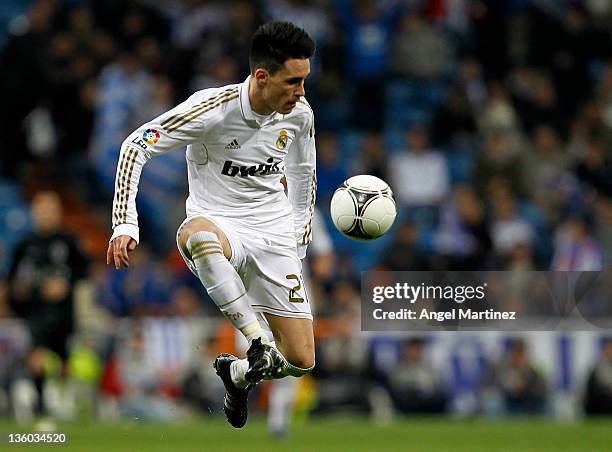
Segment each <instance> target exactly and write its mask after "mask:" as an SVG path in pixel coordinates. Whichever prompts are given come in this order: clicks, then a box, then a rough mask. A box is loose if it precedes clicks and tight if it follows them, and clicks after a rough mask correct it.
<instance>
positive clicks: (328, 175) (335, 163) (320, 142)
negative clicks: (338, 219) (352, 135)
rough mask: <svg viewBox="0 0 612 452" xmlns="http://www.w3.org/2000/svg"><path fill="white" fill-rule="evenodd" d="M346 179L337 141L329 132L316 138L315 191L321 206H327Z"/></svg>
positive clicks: (344, 166) (346, 175)
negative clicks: (316, 181)
mask: <svg viewBox="0 0 612 452" xmlns="http://www.w3.org/2000/svg"><path fill="white" fill-rule="evenodd" d="M347 177H348V172H347V168H346V164H345V163H344V162H343V161H342V158H341V156H340V152H339V149H338V139H337V137H336V135H335V134H333V133H331V132H324V133H322V134H319V136H318V137H317V179H318V183H317V190H318V194H317V196H318V197H319V200H320V202H321V204H322V205H325V206H328V205H329V203H330V201H331V197H332V195H333V194H334V192H335V191H336V189H337V188H338V187H339V186H340V184H341V183H342V182H344V181H345V180H346V178H347Z"/></svg>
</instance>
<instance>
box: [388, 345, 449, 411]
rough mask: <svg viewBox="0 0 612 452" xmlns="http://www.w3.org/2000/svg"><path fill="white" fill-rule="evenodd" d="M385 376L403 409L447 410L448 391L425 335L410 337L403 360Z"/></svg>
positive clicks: (393, 396)
mask: <svg viewBox="0 0 612 452" xmlns="http://www.w3.org/2000/svg"><path fill="white" fill-rule="evenodd" d="M385 380H386V386H387V388H388V390H389V392H390V394H391V398H392V399H393V401H394V403H395V407H396V408H397V409H398V410H399V412H400V413H403V414H415V413H443V412H445V411H446V403H447V395H446V391H445V389H444V387H443V384H442V381H441V378H440V375H439V374H438V372H436V370H435V369H434V368H433V366H432V365H431V364H430V363H429V362H428V360H427V358H426V355H425V344H424V342H423V339H421V338H412V339H409V340H408V341H406V343H405V344H404V346H403V348H402V355H401V360H400V362H399V364H398V365H397V367H395V368H394V369H392V370H391V371H390V372H389V373H388V374H387V375H386V378H385Z"/></svg>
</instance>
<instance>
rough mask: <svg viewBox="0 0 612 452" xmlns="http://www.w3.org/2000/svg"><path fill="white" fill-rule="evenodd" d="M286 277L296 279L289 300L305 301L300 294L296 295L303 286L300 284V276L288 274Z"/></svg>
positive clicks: (295, 301) (293, 301)
mask: <svg viewBox="0 0 612 452" xmlns="http://www.w3.org/2000/svg"><path fill="white" fill-rule="evenodd" d="M286 278H287V279H290V280H295V287H294V288H292V289H291V290H289V302H290V303H304V299H303V298H302V297H300V296H299V295H296V293H297V291H298V290H300V289H301V288H302V285H301V284H300V278H299V277H298V275H294V274H291V275H287V276H286Z"/></svg>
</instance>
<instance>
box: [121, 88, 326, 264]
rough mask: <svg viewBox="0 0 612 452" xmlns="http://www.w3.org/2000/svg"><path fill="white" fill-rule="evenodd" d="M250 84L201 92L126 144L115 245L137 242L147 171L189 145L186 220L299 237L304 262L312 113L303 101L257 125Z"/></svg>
mask: <svg viewBox="0 0 612 452" xmlns="http://www.w3.org/2000/svg"><path fill="white" fill-rule="evenodd" d="M249 81H250V77H248V78H247V79H246V80H245V81H244V82H243V83H241V84H235V85H228V86H224V87H221V88H210V89H205V90H202V91H198V92H196V93H195V94H193V95H192V96H191V97H189V99H187V100H186V101H185V102H183V103H182V104H180V105H178V106H177V107H175V108H173V109H172V110H170V111H168V112H167V113H164V114H162V115H161V116H159V117H158V118H155V119H154V120H152V121H150V122H148V123H147V124H144V125H143V126H142V127H140V128H138V129H137V130H135V131H134V132H133V133H132V134H130V135H129V136H128V138H126V140H125V141H124V142H123V144H122V146H121V152H120V155H119V163H118V165H117V177H116V181H115V198H114V201H113V229H114V232H113V236H112V238H111V240H112V239H113V238H115V237H117V236H119V235H123V234H125V235H128V236H130V237H132V238H133V239H134V240H136V241H137V242H138V240H139V232H138V220H137V213H136V193H137V191H138V181H139V179H140V174H141V171H142V167H143V165H144V164H145V163H146V162H147V160H149V159H150V158H151V157H154V156H156V155H160V154H163V153H165V152H169V151H172V150H174V149H176V148H180V147H182V146H185V145H187V153H186V158H187V169H188V178H189V197H188V198H187V203H186V206H187V216H188V217H190V216H196V215H205V214H207V213H208V214H212V215H215V216H221V217H228V218H231V219H232V221H236V222H238V223H240V224H241V225H243V226H245V227H248V228H252V229H253V230H255V231H262V232H263V233H266V234H288V233H291V234H295V237H296V240H297V246H298V255H299V257H300V258H303V257H304V255H305V254H306V247H307V245H308V243H310V241H311V238H312V226H311V220H312V215H313V212H314V202H315V195H316V172H315V139H314V116H313V112H312V109H311V108H310V106H309V105H308V103H307V102H306V101H305V100H303V99H302V100H300V101H299V102H298V103H297V105H296V106H295V107H294V108H293V110H292V111H291V112H290V113H288V114H281V113H273V114H272V115H270V116H268V117H266V118H265V120H264V121H263V122H260V120H259V119H258V118H257V117H256V115H255V114H254V113H253V111H252V110H251V105H250V101H249V96H248V92H249ZM283 175H285V176H286V179H287V185H288V194H287V195H285V192H284V187H283V185H282V184H281V182H280V179H281V176H283Z"/></svg>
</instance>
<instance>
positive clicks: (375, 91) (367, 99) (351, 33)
mask: <svg viewBox="0 0 612 452" xmlns="http://www.w3.org/2000/svg"><path fill="white" fill-rule="evenodd" d="M338 3H339V8H338V18H339V20H340V21H341V25H342V27H343V29H344V34H345V40H344V42H345V46H346V49H345V54H346V70H345V77H346V78H347V79H349V80H350V81H352V82H353V88H354V90H355V95H354V96H353V102H352V105H351V111H352V113H353V118H352V124H353V125H355V126H357V127H360V128H365V129H367V130H380V129H381V128H382V120H383V118H384V110H385V103H384V99H385V96H384V86H385V83H384V82H385V77H386V75H387V69H388V64H389V53H390V48H391V37H392V34H393V31H394V29H395V22H396V20H397V18H398V14H397V7H396V6H395V5H393V4H392V3H391V4H389V3H381V2H374V1H372V0H358V1H356V2H353V1H345V0H343V1H341V2H338Z"/></svg>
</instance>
